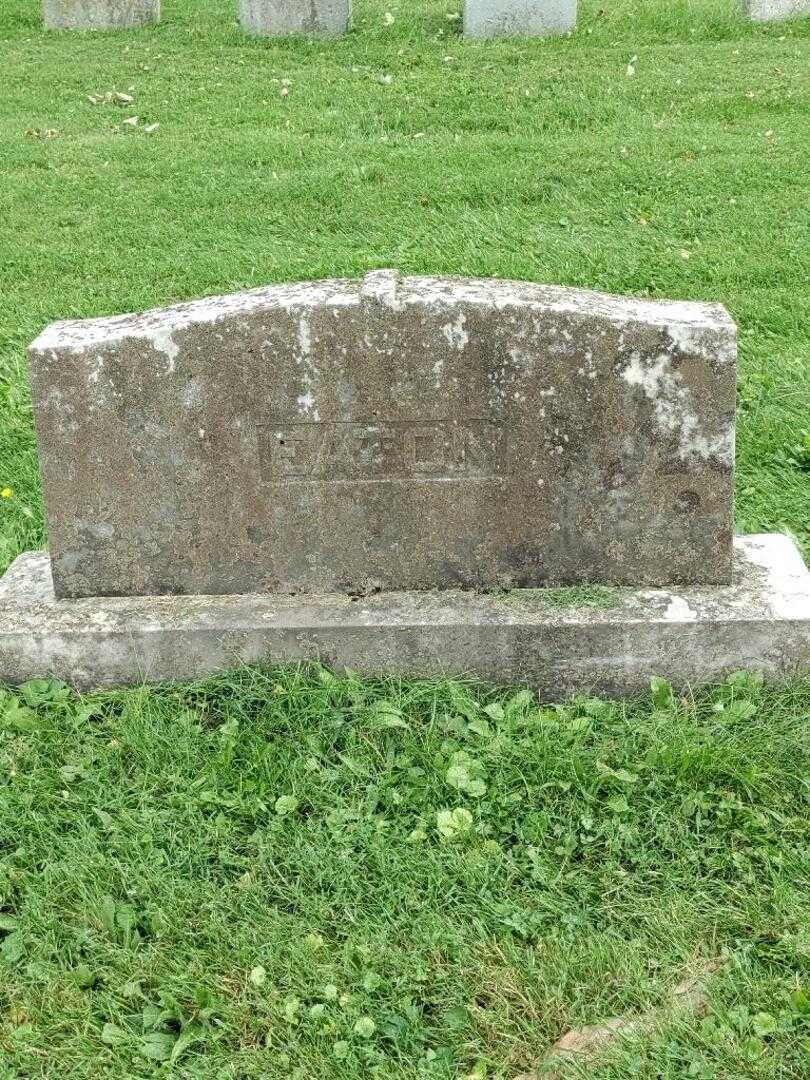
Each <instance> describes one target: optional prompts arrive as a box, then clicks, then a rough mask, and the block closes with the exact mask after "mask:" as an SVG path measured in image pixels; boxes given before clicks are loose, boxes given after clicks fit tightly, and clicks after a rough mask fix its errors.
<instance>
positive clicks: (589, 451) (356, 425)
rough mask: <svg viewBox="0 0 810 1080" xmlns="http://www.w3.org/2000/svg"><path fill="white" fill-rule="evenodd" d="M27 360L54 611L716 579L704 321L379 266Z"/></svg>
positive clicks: (104, 331) (723, 479) (720, 352)
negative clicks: (85, 600)
mask: <svg viewBox="0 0 810 1080" xmlns="http://www.w3.org/2000/svg"><path fill="white" fill-rule="evenodd" d="M30 357H31V379H32V388H33V398H34V409H35V417H36V424H37V431H38V438H39V447H40V460H41V466H42V474H43V481H44V489H45V502H46V506H47V509H48V519H49V536H50V544H51V556H52V559H53V574H54V581H55V585H56V593H57V595H58V596H82V595H97V594H98V595H101V594H104V595H132V594H145V595H149V594H151V595H156V594H165V593H221V594H229V593H244V592H255V593H265V592H290V593H295V592H331V591H346V592H357V593H367V592H370V591H375V590H378V589H404V588H433V587H464V588H466V587H474V588H478V587H491V586H497V585H500V586H504V587H511V586H535V585H542V584H563V583H573V582H602V583H606V584H676V583H693V582H694V583H716V582H724V581H728V579H729V574H730V570H731V529H732V462H733V453H734V406H735V367H736V338H735V328H734V325H733V323H732V322H731V320H730V319H729V317H728V315H727V313H726V312H725V310H724V309H723V308H722V307H720V306H719V305H705V304H691V303H675V302H668V301H646V300H633V299H621V298H616V297H609V296H604V295H601V294H598V293H590V292H580V291H577V290H571V289H561V288H551V287H544V286H539V285H531V284H526V283H516V282H506V281H497V280H487V281H472V280H463V279H437V278H402V279H400V277H399V276H398V275H397V274H396V273H394V272H392V271H378V272H374V273H371V274H369V275H367V277H366V279H365V281H364V282H362V283H361V282H355V281H325V282H318V283H306V284H299V285H276V286H271V287H269V288H264V289H257V290H253V291H251V292H248V293H242V294H239V295H235V296H227V297H220V298H215V299H209V300H202V301H196V302H193V303H189V304H181V305H179V306H178V307H175V308H169V309H165V310H162V311H153V312H148V313H146V314H144V315H134V316H121V317H115V318H109V319H99V320H91V321H86V322H62V323H56V324H54V325H52V326H51V327H49V328H48V329H47V330H45V331H44V332H43V334H42V335H41V336H40V337H39V338H38V339H37V341H35V342H34V344H33V345H32V347H31V350H30Z"/></svg>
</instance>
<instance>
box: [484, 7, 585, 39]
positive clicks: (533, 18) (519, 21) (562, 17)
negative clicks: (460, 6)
mask: <svg viewBox="0 0 810 1080" xmlns="http://www.w3.org/2000/svg"><path fill="white" fill-rule="evenodd" d="M576 21H577V0H464V36H465V37H468V38H492V37H547V36H550V35H552V34H565V33H567V32H568V31H569V30H573V28H574V27H575V26H576Z"/></svg>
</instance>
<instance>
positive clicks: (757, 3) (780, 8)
mask: <svg viewBox="0 0 810 1080" xmlns="http://www.w3.org/2000/svg"><path fill="white" fill-rule="evenodd" d="M744 4H745V12H746V14H747V15H748V17H749V19H753V20H754V22H777V21H780V20H781V19H791V18H794V17H799V16H802V15H805V16H808V15H810V0H744Z"/></svg>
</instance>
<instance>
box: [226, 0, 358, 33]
mask: <svg viewBox="0 0 810 1080" xmlns="http://www.w3.org/2000/svg"><path fill="white" fill-rule="evenodd" d="M350 17H351V0H239V21H240V23H241V24H242V28H243V29H244V30H246V31H247V32H248V33H249V34H257V35H261V36H264V37H283V36H285V35H287V34H309V35H315V36H329V35H333V34H343V33H345V32H346V30H347V29H348V26H349V19H350Z"/></svg>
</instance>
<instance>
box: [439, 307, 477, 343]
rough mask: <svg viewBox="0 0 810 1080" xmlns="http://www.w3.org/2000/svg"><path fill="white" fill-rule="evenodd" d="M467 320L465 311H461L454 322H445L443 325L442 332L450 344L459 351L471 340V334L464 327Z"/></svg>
mask: <svg viewBox="0 0 810 1080" xmlns="http://www.w3.org/2000/svg"><path fill="white" fill-rule="evenodd" d="M466 321H467V317H466V316H465V314H464V312H463V311H460V312H459V313H458V316H457V317H456V319H455V321H454V322H448V323H445V324H444V326H443V327H442V334H443V335H444V337H445V339H446V341H447V343H448V345H449V346H450V347H451V348H453V349H457V350H458V351H459V352H461V350H462V349H463V348H465V346H466V345H467V343H468V342H469V340H470V337H469V334H468V333H467V331H466V330H465V329H464V324H465V323H466Z"/></svg>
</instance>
